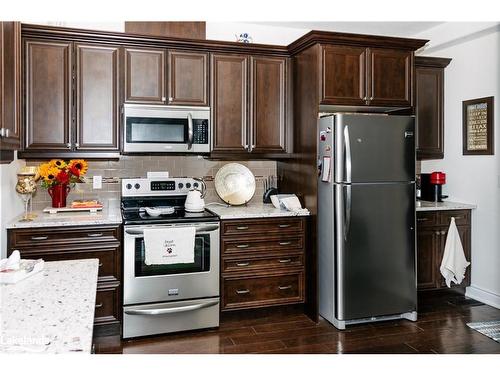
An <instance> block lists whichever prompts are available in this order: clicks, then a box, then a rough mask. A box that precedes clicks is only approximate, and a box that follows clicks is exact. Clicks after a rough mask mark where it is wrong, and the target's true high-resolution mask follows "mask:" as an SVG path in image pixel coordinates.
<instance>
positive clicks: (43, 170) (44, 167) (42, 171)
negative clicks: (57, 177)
mask: <svg viewBox="0 0 500 375" xmlns="http://www.w3.org/2000/svg"><path fill="white" fill-rule="evenodd" d="M52 167H53V166H52V165H51V164H50V163H43V164H40V165H39V166H38V174H39V175H40V176H41V177H42V178H45V177H47V175H48V174H49V169H50V168H52Z"/></svg>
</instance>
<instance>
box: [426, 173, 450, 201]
mask: <svg viewBox="0 0 500 375" xmlns="http://www.w3.org/2000/svg"><path fill="white" fill-rule="evenodd" d="M444 184H446V173H443V172H432V173H422V174H420V199H421V200H424V201H431V202H442V201H443V199H444V198H448V196H447V195H443V185H444Z"/></svg>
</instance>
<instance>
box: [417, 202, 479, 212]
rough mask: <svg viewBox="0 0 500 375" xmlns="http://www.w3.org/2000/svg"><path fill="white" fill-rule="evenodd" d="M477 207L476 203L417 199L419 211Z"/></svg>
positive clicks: (471, 208)
mask: <svg viewBox="0 0 500 375" xmlns="http://www.w3.org/2000/svg"><path fill="white" fill-rule="evenodd" d="M475 208H477V206H476V205H474V204H468V203H459V202H446V201H445V202H429V201H417V204H416V210H417V211H445V210H473V209H475Z"/></svg>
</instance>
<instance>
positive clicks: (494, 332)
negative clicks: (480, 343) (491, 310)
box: [467, 320, 500, 343]
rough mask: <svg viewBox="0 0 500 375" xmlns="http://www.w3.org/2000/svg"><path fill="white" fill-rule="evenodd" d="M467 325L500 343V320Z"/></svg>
mask: <svg viewBox="0 0 500 375" xmlns="http://www.w3.org/2000/svg"><path fill="white" fill-rule="evenodd" d="M467 325H468V326H469V327H470V328H472V329H474V330H476V331H478V332H479V333H482V334H483V335H485V336H488V337H489V338H490V339H493V340H495V341H496V342H498V343H500V320H494V321H491V322H477V323H467Z"/></svg>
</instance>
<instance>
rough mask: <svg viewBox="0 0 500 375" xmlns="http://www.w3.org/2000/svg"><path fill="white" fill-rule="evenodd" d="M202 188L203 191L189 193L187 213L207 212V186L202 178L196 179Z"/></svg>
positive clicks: (190, 191)
mask: <svg viewBox="0 0 500 375" xmlns="http://www.w3.org/2000/svg"><path fill="white" fill-rule="evenodd" d="M195 180H196V181H198V182H199V184H200V186H201V191H200V190H198V189H191V190H189V191H188V194H187V197H186V202H185V203H184V209H185V210H186V211H187V212H203V211H204V210H205V200H204V199H203V198H205V194H206V193H207V185H206V184H205V182H204V181H203V180H202V179H201V178H195Z"/></svg>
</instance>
